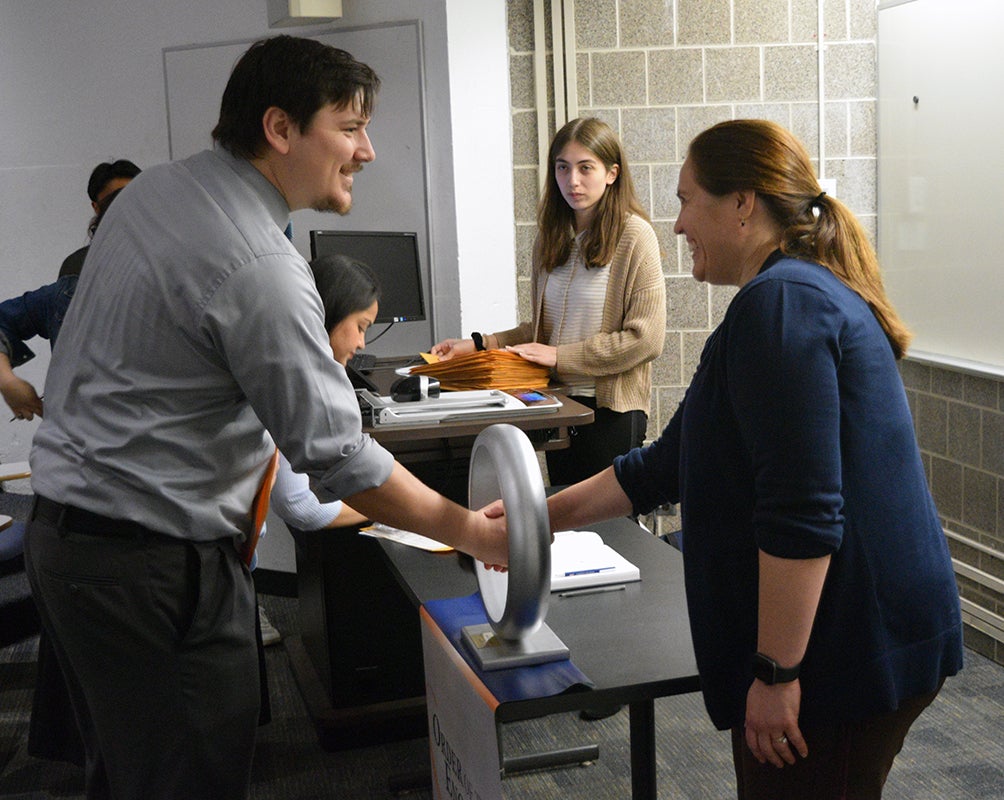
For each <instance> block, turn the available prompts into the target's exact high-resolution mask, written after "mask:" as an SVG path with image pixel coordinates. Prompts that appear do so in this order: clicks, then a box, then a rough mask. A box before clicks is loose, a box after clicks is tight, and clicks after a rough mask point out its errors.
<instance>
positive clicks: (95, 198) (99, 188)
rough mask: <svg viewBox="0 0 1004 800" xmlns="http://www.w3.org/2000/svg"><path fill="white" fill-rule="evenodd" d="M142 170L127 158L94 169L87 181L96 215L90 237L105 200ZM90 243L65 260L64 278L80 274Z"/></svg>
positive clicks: (62, 275) (61, 273)
mask: <svg viewBox="0 0 1004 800" xmlns="http://www.w3.org/2000/svg"><path fill="white" fill-rule="evenodd" d="M140 172H141V170H140V168H139V167H137V166H136V165H135V164H133V163H132V162H131V161H129V160H128V159H126V158H120V159H118V160H117V161H105V162H103V163H101V164H98V165H97V166H96V167H95V168H94V169H93V170H92V171H91V177H90V178H89V179H88V181H87V196H88V197H89V198H90V199H91V208H92V209H94V216H93V217H92V218H91V222H90V225H88V226H87V236H88V238H93V236H94V231H96V230H97V229H98V222H100V221H101V216H102V214H103V213H104V211H103V210H102V209H103V208H107V207H108V205H107V203H105V202H104V201H105V200H106V199H107V197H108V195H110V194H112V193H113V192H118V191H119V190H120V189H123V188H125V186H126V185H127V184H128V183H129V181H131V180H132V179H133V178H135V177H136V176H137V175H139V173H140ZM87 248H88V245H85V246H84V247H81V248H80V249H79V250H74V251H73V252H72V253H70V255H68V256H67V257H66V258H65V259H64V260H63V263H62V265H61V266H60V267H59V275H58V276H57V277H59V278H62V277H65V276H66V275H79V274H80V270H81V268H82V267H83V266H84V259H85V258H86V257H87Z"/></svg>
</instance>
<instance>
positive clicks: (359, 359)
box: [348, 353, 377, 372]
mask: <svg viewBox="0 0 1004 800" xmlns="http://www.w3.org/2000/svg"><path fill="white" fill-rule="evenodd" d="M376 362H377V357H376V356H375V355H373V354H372V353H356V354H355V355H353V356H352V358H350V359H349V363H348V366H350V367H352V369H354V370H355V371H356V372H370V371H371V370H373V368H374V367H376Z"/></svg>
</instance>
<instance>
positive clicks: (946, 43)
mask: <svg viewBox="0 0 1004 800" xmlns="http://www.w3.org/2000/svg"><path fill="white" fill-rule="evenodd" d="M1001 6H1002V4H1001V3H1000V2H999V0H912V1H911V2H898V3H884V4H882V5H881V6H880V8H879V14H878V87H879V97H878V249H879V259H880V262H881V264H882V267H883V271H884V274H885V279H886V285H887V289H888V291H889V295H890V297H891V299H892V301H893V303H894V305H895V306H896V308H897V310H898V311H899V313H900V314H901V315H902V316H903V318H904V319H905V321H906V323H907V325H909V327H910V328H911V329H912V330H913V332H914V341H913V343H912V345H911V347H910V352H909V353H908V355H909V356H912V357H917V358H920V359H921V360H926V361H933V362H936V363H943V364H947V365H950V366H957V367H962V368H963V369H969V370H972V371H976V372H985V373H988V374H1004V313H1002V311H1001V303H1002V301H1004V210H1002V209H1004V205H1002V188H1004V187H1002V179H1004V145H1002V137H1001V131H1002V129H1004V124H1002V123H1004V113H1002V110H1001V91H1002V89H1004V49H1002V48H1001V44H1000V40H1001V34H1002V33H1004V8H1002V7H1001ZM915 98H916V100H915Z"/></svg>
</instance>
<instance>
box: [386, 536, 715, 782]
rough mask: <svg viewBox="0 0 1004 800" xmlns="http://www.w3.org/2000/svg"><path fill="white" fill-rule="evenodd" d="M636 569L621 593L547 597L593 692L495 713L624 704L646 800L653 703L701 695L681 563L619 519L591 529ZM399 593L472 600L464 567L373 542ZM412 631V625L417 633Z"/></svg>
mask: <svg viewBox="0 0 1004 800" xmlns="http://www.w3.org/2000/svg"><path fill="white" fill-rule="evenodd" d="M590 529H591V530H596V531H597V532H598V533H599V534H600V535H601V536H602V537H603V540H604V541H605V542H606V543H607V544H609V545H610V546H611V547H613V548H614V549H615V550H617V551H618V552H619V553H621V554H622V555H624V556H625V557H626V558H627V559H628V560H629V561H632V562H634V563H635V564H637V565H638V566H639V568H640V569H641V575H642V580H641V581H640V582H637V583H629V584H627V588H626V589H625V590H624V591H622V592H621V591H618V592H605V593H602V594H593V595H582V596H578V597H558V596H557V594H552V595H551V600H550V604H549V606H548V612H547V620H546V621H547V624H548V625H549V626H550V627H551V628H552V630H554V632H555V633H556V634H557V635H558V636H559V637H560V638H561V640H562V641H563V642H564V643H565V644H566V645H568V648H569V650H570V652H571V657H572V661H573V662H574V663H575V665H576V666H577V667H578V668H579V669H581V670H582V671H583V672H584V673H585V674H586V675H587V676H588V677H589V678H590V680H592V681H593V683H594V684H595V689H594V690H592V691H587V692H573V693H570V694H563V695H556V696H553V697H542V698H536V699H532V700H520V701H517V702H507V703H502V704H501V705H499V707H498V709H497V710H496V718H497V719H498V721H500V722H511V721H515V720H524V719H534V718H536V717H541V716H545V715H547V714H554V713H558V712H563V711H576V710H580V709H583V708H587V707H590V708H591V707H595V706H598V705H606V704H608V703H609V704H621V703H626V704H628V705H629V708H630V714H631V719H630V733H631V782H632V796H633V797H634V798H646V799H647V798H655V797H656V778H655V702H654V701H655V698H657V697H666V696H668V695H674V694H685V693H687V692H695V691H698V690H699V688H700V684H699V680H698V677H697V666H696V663H695V660H694V651H693V645H692V642H691V638H690V626H689V622H688V617H687V600H686V596H685V594H684V586H683V560H682V558H681V556H680V553H679V551H677V550H676V549H675V548H673V547H671V546H669V545H668V544H666V543H665V542H663V541H662V540H660V539H659V538H658V537H655V536H653V535H651V534H649V533H647V532H646V531H644V530H642V529H641V528H640V527H638V526H637V525H635V524H634V523H633V522H631V521H630V520H628V519H617V520H611V521H609V522H605V523H602V524H600V525H595V526H590ZM380 546H381V548H382V549H383V552H384V554H385V555H386V557H387V559H388V560H389V561H390V563H391V566H392V568H393V571H394V573H395V575H396V576H397V578H398V580H399V581H400V582H401V585H402V586H403V587H404V588H405V590H406V592H407V594H408V596H409V597H410V599H411V601H412V602H413V603H415V605H416V606H418V605H420V604H421V603H423V602H425V601H427V600H434V599H439V598H443V597H457V596H461V595H466V594H470V593H472V592H474V591H475V590H476V589H477V579H476V578H475V577H474V572H473V568H472V565H471V561H470V559H469V558H468V557H467V556H462V555H459V554H457V553H447V554H436V553H427V552H424V551H420V550H416V549H414V548H409V547H405V546H403V545H399V544H395V543H393V542H387V541H381V542H380ZM417 625H418V622H417V619H416V626H417Z"/></svg>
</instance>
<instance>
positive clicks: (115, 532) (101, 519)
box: [31, 495, 179, 541]
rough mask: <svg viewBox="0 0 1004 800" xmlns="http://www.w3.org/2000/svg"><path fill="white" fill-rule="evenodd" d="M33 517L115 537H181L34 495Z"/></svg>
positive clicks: (172, 538) (75, 529)
mask: <svg viewBox="0 0 1004 800" xmlns="http://www.w3.org/2000/svg"><path fill="white" fill-rule="evenodd" d="M31 518H32V519H37V520H41V521H42V522H46V523H48V524H49V525H53V526H54V527H56V528H62V529H65V530H68V531H72V532H74V533H83V534H87V535H88V536H104V537H111V538H114V539H146V538H152V537H155V538H158V539H171V540H172V541H179V540H177V539H175V538H174V537H172V536H168V535H167V534H165V533H160V532H159V531H154V530H151V529H150V528H147V527H146V526H145V525H140V524H139V523H138V522H131V521H129V520H126V519H113V518H111V517H105V516H102V515H101V514H95V513H94V512H93V511H87V510H86V509H83V508H77V507H76V506H68V505H64V504H63V503H57V502H55V501H54V500H49V499H48V498H47V497H41V496H40V495H35V507H34V509H33V510H32V515H31Z"/></svg>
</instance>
